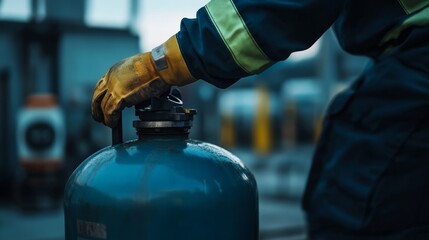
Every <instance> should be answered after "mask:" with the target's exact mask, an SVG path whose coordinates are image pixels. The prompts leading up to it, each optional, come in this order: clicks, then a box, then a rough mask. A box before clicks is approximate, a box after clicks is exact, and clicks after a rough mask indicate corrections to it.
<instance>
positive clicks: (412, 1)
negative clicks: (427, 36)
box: [398, 0, 429, 14]
mask: <svg viewBox="0 0 429 240" xmlns="http://www.w3.org/2000/svg"><path fill="white" fill-rule="evenodd" d="M398 2H399V4H401V6H402V8H403V9H404V11H405V12H406V13H407V14H410V13H413V12H415V11H418V10H420V9H422V8H424V7H425V6H426V5H428V4H429V0H398Z"/></svg>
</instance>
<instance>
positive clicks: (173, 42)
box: [92, 36, 195, 127]
mask: <svg viewBox="0 0 429 240" xmlns="http://www.w3.org/2000/svg"><path fill="white" fill-rule="evenodd" d="M193 81H195V78H194V77H193V76H192V75H191V73H190V72H189V70H188V67H187V66H186V63H185V61H184V59H183V57H182V54H181V52H180V49H179V45H178V43H177V38H176V36H173V37H171V38H170V39H168V40H167V41H166V42H165V43H164V44H163V45H161V46H159V47H157V48H155V49H154V50H153V51H152V52H146V53H143V54H139V55H136V56H132V57H129V58H127V59H124V60H122V61H121V62H119V63H117V64H115V65H113V66H112V67H111V68H110V69H109V71H107V73H106V74H105V75H104V76H103V77H102V78H101V80H100V81H99V82H98V83H97V85H96V86H95V90H94V95H93V98H92V116H93V118H94V119H95V120H96V121H98V122H103V123H104V124H106V125H107V126H109V127H114V126H116V124H117V121H118V119H119V116H120V112H121V111H122V110H123V109H124V108H125V107H130V106H132V105H135V104H138V103H141V102H143V101H145V100H147V99H149V98H150V97H153V96H159V95H161V94H162V93H164V92H165V91H167V90H168V89H169V88H170V86H172V85H178V86H183V85H186V84H188V83H191V82H193Z"/></svg>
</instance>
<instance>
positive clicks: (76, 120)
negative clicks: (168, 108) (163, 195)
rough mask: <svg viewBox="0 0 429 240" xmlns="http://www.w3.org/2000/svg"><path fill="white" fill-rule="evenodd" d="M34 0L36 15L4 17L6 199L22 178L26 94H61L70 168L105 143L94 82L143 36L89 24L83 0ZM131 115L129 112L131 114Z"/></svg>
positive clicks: (0, 48) (1, 179) (0, 181)
mask: <svg viewBox="0 0 429 240" xmlns="http://www.w3.org/2000/svg"><path fill="white" fill-rule="evenodd" d="M32 3H33V5H32V9H33V16H32V18H31V21H29V22H15V21H10V20H2V21H0V52H2V54H4V56H8V57H5V58H2V59H0V69H1V71H2V73H3V74H2V76H3V77H2V79H1V82H0V85H1V90H0V91H4V92H5V94H2V95H1V96H0V97H1V98H2V99H1V100H2V101H1V103H0V104H1V106H0V107H1V109H0V110H1V111H2V113H3V114H4V115H3V116H6V117H5V118H4V119H2V121H1V127H2V131H1V134H2V138H1V139H0V145H1V146H3V147H4V146H9V147H8V148H7V149H6V150H5V151H2V153H1V154H2V158H1V159H0V164H1V165H2V166H5V168H1V169H0V171H1V176H0V185H1V186H3V185H4V186H8V187H4V188H3V187H2V188H0V195H1V196H4V198H3V199H10V198H11V197H12V196H13V192H12V191H11V189H10V187H9V186H13V185H14V184H15V182H16V179H17V172H18V171H17V169H19V164H18V162H19V161H18V157H17V148H15V147H14V146H16V145H17V144H15V143H17V139H16V131H17V121H16V117H17V115H18V112H19V109H20V108H22V107H23V105H24V102H25V100H24V99H26V97H27V96H29V95H32V94H35V93H36V94H41V93H42V94H52V95H54V96H56V97H57V99H58V102H59V106H60V108H61V110H60V111H62V112H63V113H64V117H65V120H64V124H65V125H66V126H67V128H66V136H67V139H66V142H67V144H66V154H65V155H66V156H67V157H66V159H65V161H66V167H67V169H69V171H71V170H73V169H74V168H75V167H76V166H77V165H78V164H79V163H80V161H81V160H82V159H83V158H85V157H87V156H88V155H89V154H91V153H92V152H94V151H95V149H98V148H100V147H101V146H103V145H105V143H106V141H105V139H106V135H108V132H107V131H105V130H104V128H103V127H102V126H99V125H98V124H96V123H94V122H93V121H92V119H91V117H90V110H89V108H88V106H89V103H90V97H91V96H92V89H93V86H94V85H95V83H96V82H97V80H98V79H99V78H100V76H102V75H103V74H104V71H105V70H106V69H108V68H109V66H111V65H113V64H114V63H115V62H117V61H118V59H122V58H125V57H127V56H130V55H133V54H135V53H137V52H139V38H138V37H137V36H136V35H135V34H133V33H132V32H131V31H130V30H128V29H116V28H115V29H113V28H106V27H104V28H98V27H88V26H85V25H84V19H83V17H84V13H85V9H84V6H85V1H84V0H78V1H67V0H45V1H32ZM106 49H108V51H106ZM131 115H132V113H130V112H128V113H127V112H126V113H125V117H126V118H131ZM3 136H4V137H3ZM125 136H126V137H128V138H129V137H130V133H129V132H126V133H125ZM18 144H20V143H18ZM6 154H7V156H6Z"/></svg>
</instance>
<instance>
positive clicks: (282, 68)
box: [0, 0, 368, 240]
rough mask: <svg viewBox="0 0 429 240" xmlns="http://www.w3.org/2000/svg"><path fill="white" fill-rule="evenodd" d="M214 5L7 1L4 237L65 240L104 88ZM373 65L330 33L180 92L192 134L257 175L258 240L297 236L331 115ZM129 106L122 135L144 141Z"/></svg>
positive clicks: (2, 111)
mask: <svg viewBox="0 0 429 240" xmlns="http://www.w3.org/2000/svg"><path fill="white" fill-rule="evenodd" d="M205 3H207V0H186V1H167V0H162V1H161V0H86V1H85V0H73V1H67V0H0V54H1V56H2V57H1V58H0V116H1V117H0V136H1V138H0V239H4V240H7V239H14V240H41V239H48V240H49V239H51V240H53V239H63V238H64V226H63V215H62V205H61V204H62V202H61V201H62V192H63V187H64V184H65V181H66V180H67V178H68V176H69V175H70V174H71V172H72V171H73V170H74V169H75V167H76V166H77V165H79V163H80V162H81V161H83V160H84V159H85V158H86V157H88V156H89V155H90V154H92V153H94V152H95V151H97V150H98V149H101V148H103V147H105V146H107V145H109V144H110V143H111V142H110V130H109V129H108V128H107V127H105V126H103V125H101V124H98V123H96V122H94V121H93V120H92V118H91V116H90V101H91V97H92V91H93V87H94V85H95V83H96V82H97V80H98V79H99V78H100V77H101V76H102V75H103V74H104V72H105V71H106V70H107V69H108V68H109V67H110V66H111V65H112V64H114V63H116V62H117V61H119V60H121V59H123V58H125V57H127V56H130V55H134V54H136V53H139V52H142V51H148V50H151V49H152V48H153V47H155V46H156V45H157V44H159V43H161V42H163V41H164V40H166V39H167V38H168V37H169V36H171V35H173V34H174V33H175V32H176V31H178V30H179V21H180V19H181V17H183V16H186V17H194V15H195V12H196V10H197V9H198V8H199V7H201V6H203V5H204V4H205ZM367 61H368V59H365V58H361V57H356V56H351V55H348V54H346V53H344V52H342V51H341V50H340V48H339V46H338V44H337V42H336V40H335V38H334V36H333V34H332V32H331V31H328V32H327V33H325V35H323V36H322V38H321V39H319V41H318V42H316V44H314V46H313V47H312V48H310V49H309V50H306V51H304V52H299V53H295V54H293V55H292V56H291V57H290V58H289V59H288V60H287V61H285V62H280V63H278V64H276V65H274V66H272V67H271V68H270V69H268V70H267V71H265V72H264V73H262V74H260V75H257V76H252V77H249V78H246V79H243V80H241V81H239V82H238V83H236V84H235V85H233V86H232V87H231V88H229V89H227V90H220V89H217V88H215V87H213V86H211V85H209V84H207V83H205V82H203V81H199V82H197V83H194V84H192V85H190V86H187V87H184V88H182V93H183V96H184V102H185V103H186V106H187V107H191V108H196V109H198V115H197V117H196V119H195V121H194V125H195V127H194V128H193V129H192V134H191V137H192V138H195V139H200V140H203V141H207V142H211V143H214V144H217V145H220V146H222V147H224V148H226V149H228V150H230V151H232V152H233V153H235V154H236V155H237V156H238V157H240V158H241V159H242V161H243V162H244V163H245V164H246V165H247V166H248V167H249V168H250V169H251V171H252V172H253V173H254V175H255V177H256V179H257V182H258V187H259V194H260V236H261V239H300V238H303V236H304V232H305V219H304V215H303V212H302V210H301V208H300V199H301V197H302V193H303V190H304V186H305V181H306V177H307V173H308V170H309V167H310V163H311V156H312V152H313V149H314V145H315V142H316V141H317V139H318V136H319V134H320V131H321V126H322V119H323V113H324V110H325V108H326V107H327V104H328V103H329V101H330V99H331V98H332V96H334V95H335V93H337V92H338V91H340V90H341V89H343V88H344V87H346V86H347V85H349V84H350V82H351V81H353V79H355V78H356V76H357V75H358V74H359V73H360V72H361V71H362V70H363V68H364V67H365V65H366V63H367ZM133 113H134V112H133V110H132V109H127V110H126V111H125V114H124V126H125V127H124V130H125V132H124V136H125V138H126V139H133V138H136V135H135V133H134V129H133V128H132V127H131V121H132V119H133V118H134V115H133Z"/></svg>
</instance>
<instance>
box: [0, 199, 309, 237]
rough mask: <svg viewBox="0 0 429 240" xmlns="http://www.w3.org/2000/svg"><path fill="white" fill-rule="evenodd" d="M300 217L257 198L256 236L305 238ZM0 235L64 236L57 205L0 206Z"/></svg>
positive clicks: (290, 206)
mask: <svg viewBox="0 0 429 240" xmlns="http://www.w3.org/2000/svg"><path fill="white" fill-rule="evenodd" d="M304 226H305V224H304V217H303V214H302V211H301V210H300V207H299V204H298V203H291V202H284V201H283V202H281V201H275V200H268V199H261V201H260V236H261V238H260V239H261V240H262V239H270V240H276V239H284V240H286V239H290V240H292V239H293V240H295V239H296V240H297V239H305V235H304V230H305V227H304ZM0 239H2V240H60V239H64V219H63V212H62V210H61V209H58V210H55V211H49V212H40V213H23V212H21V211H19V210H18V209H16V208H14V207H7V206H2V207H0Z"/></svg>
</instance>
